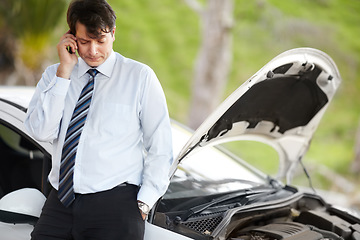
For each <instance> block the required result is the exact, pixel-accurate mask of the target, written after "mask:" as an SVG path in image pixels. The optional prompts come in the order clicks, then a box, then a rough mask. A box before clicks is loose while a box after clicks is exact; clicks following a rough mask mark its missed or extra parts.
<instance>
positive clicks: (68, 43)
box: [57, 30, 78, 79]
mask: <svg viewBox="0 0 360 240" xmlns="http://www.w3.org/2000/svg"><path fill="white" fill-rule="evenodd" d="M77 48H78V45H77V40H76V37H75V35H74V34H72V33H71V32H70V30H69V31H67V32H66V33H65V34H64V35H63V36H62V37H61V38H60V41H59V43H58V45H57V49H58V55H59V59H60V65H59V67H58V71H57V76H58V77H63V78H68V79H69V78H70V75H71V72H72V70H73V68H74V66H75V65H76V63H77V61H78V56H77V55H76V54H75V53H76V50H77Z"/></svg>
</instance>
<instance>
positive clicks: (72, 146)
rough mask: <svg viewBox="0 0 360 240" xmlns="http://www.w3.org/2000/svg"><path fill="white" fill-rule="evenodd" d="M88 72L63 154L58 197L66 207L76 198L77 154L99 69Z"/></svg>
mask: <svg viewBox="0 0 360 240" xmlns="http://www.w3.org/2000/svg"><path fill="white" fill-rule="evenodd" d="M88 73H89V74H90V79H89V82H88V83H87V84H86V85H85V87H84V88H83V90H82V92H81V94H80V97H79V100H78V102H77V103H76V106H75V109H74V112H73V115H72V117H71V120H70V123H69V127H68V129H67V132H66V136H65V142H64V146H63V150H62V155H61V163H60V176H59V190H58V197H59V199H60V201H61V202H62V203H63V204H64V206H65V207H68V206H70V205H71V203H72V202H73V201H74V200H75V194H74V188H73V175H74V165H75V156H76V151H77V146H78V143H79V139H80V135H81V132H82V129H83V127H84V124H85V121H86V117H87V113H88V111H89V106H90V102H91V98H92V93H93V89H94V78H95V76H96V74H97V73H98V71H97V70H96V69H89V70H88Z"/></svg>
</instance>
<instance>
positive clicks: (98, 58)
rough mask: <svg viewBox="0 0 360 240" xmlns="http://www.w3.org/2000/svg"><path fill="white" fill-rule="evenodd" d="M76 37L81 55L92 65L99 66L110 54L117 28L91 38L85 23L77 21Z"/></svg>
mask: <svg viewBox="0 0 360 240" xmlns="http://www.w3.org/2000/svg"><path fill="white" fill-rule="evenodd" d="M76 39H77V44H78V53H79V56H80V57H81V58H82V59H83V60H84V61H85V62H86V63H87V64H88V65H89V66H91V67H98V66H99V65H101V64H102V63H103V62H105V60H106V59H107V58H108V57H109V56H110V54H111V51H112V48H113V42H114V41H115V28H114V29H112V31H111V32H108V33H102V35H101V36H100V37H99V38H91V37H90V36H89V35H88V32H87V31H86V27H85V25H84V24H81V23H79V22H77V23H76Z"/></svg>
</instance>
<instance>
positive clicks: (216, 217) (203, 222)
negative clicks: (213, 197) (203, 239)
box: [182, 213, 223, 235]
mask: <svg viewBox="0 0 360 240" xmlns="http://www.w3.org/2000/svg"><path fill="white" fill-rule="evenodd" d="M222 220H223V214H222V213H220V214H219V213H215V214H214V213H213V214H204V215H197V216H194V217H191V218H190V219H188V220H187V221H184V222H182V224H183V225H184V226H186V227H188V228H191V229H192V230H195V231H197V232H200V233H202V234H206V235H209V234H211V233H212V232H213V231H214V230H215V228H216V227H217V226H218V225H219V223H220V222H221V221H222Z"/></svg>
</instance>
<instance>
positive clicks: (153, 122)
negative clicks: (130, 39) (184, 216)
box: [138, 69, 173, 207]
mask: <svg viewBox="0 0 360 240" xmlns="http://www.w3.org/2000/svg"><path fill="white" fill-rule="evenodd" d="M147 70H148V71H146V76H145V78H146V81H145V87H144V91H143V96H142V99H141V106H142V110H141V114H140V120H141V126H142V130H143V141H144V148H145V151H146V157H145V160H144V170H143V179H142V185H141V188H140V190H139V193H138V200H140V201H142V202H145V203H146V204H147V205H149V206H150V207H153V205H154V204H155V203H156V201H157V200H158V199H159V198H160V197H161V196H162V195H163V194H164V193H165V192H166V190H167V187H168V185H169V170H170V166H171V164H172V161H173V153H172V134H171V124H170V118H169V114H168V109H167V104H166V99H165V95H164V92H163V90H162V87H161V85H160V82H159V80H158V79H157V77H156V75H155V73H154V72H153V71H152V70H151V69H147Z"/></svg>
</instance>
